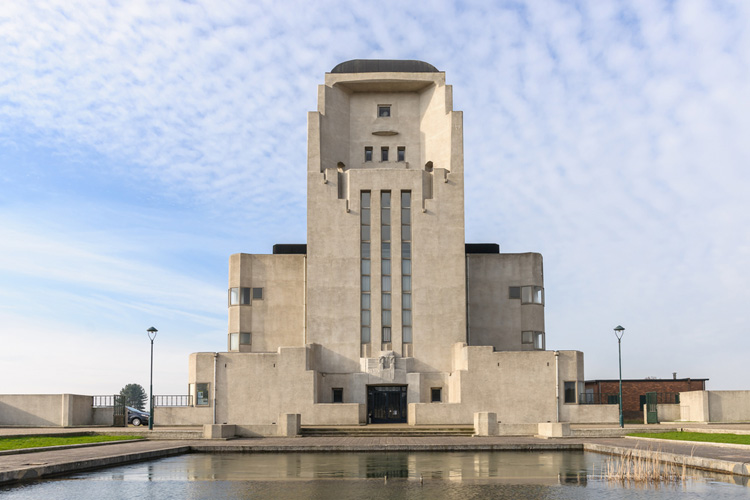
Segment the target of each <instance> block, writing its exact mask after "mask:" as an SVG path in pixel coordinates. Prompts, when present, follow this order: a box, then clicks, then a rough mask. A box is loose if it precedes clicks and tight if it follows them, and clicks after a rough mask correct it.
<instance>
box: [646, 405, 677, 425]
mask: <svg viewBox="0 0 750 500" xmlns="http://www.w3.org/2000/svg"><path fill="white" fill-rule="evenodd" d="M656 415H657V418H658V419H659V422H676V421H678V420H680V416H681V415H682V410H681V409H680V405H678V404H674V403H671V404H657V405H656ZM643 423H644V424H647V423H648V414H647V412H645V411H644V412H643Z"/></svg>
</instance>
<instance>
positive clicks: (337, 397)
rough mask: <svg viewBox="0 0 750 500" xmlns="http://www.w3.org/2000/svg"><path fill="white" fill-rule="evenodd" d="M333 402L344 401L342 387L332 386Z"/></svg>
mask: <svg viewBox="0 0 750 500" xmlns="http://www.w3.org/2000/svg"><path fill="white" fill-rule="evenodd" d="M333 402H334V403H343V402H344V389H343V388H342V387H334V388H333Z"/></svg>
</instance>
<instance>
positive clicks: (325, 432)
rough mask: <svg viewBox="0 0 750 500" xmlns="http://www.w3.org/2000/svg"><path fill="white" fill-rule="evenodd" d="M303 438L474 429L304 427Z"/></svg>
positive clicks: (436, 433)
mask: <svg viewBox="0 0 750 500" xmlns="http://www.w3.org/2000/svg"><path fill="white" fill-rule="evenodd" d="M300 434H301V435H302V436H316V437H326V436H327V437H343V436H347V437H419V436H473V435H474V428H473V427H406V426H404V427H379V426H373V425H368V426H361V427H339V428H337V427H302V428H301V430H300Z"/></svg>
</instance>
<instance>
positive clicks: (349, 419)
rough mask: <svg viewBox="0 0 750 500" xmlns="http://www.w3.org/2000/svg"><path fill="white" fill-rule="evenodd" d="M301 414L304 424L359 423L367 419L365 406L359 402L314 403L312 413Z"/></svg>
mask: <svg viewBox="0 0 750 500" xmlns="http://www.w3.org/2000/svg"><path fill="white" fill-rule="evenodd" d="M305 417H307V415H305V414H304V413H303V414H302V421H303V422H304V425H359V424H364V423H366V421H367V406H366V405H364V404H361V403H316V404H314V405H312V415H310V416H309V418H305Z"/></svg>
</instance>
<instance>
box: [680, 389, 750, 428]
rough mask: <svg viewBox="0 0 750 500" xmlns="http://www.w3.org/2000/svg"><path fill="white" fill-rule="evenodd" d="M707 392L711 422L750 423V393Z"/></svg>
mask: <svg viewBox="0 0 750 500" xmlns="http://www.w3.org/2000/svg"><path fill="white" fill-rule="evenodd" d="M705 392H708V415H709V420H708V421H709V422H748V421H750V391H705ZM680 401H682V400H681V399H680Z"/></svg>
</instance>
